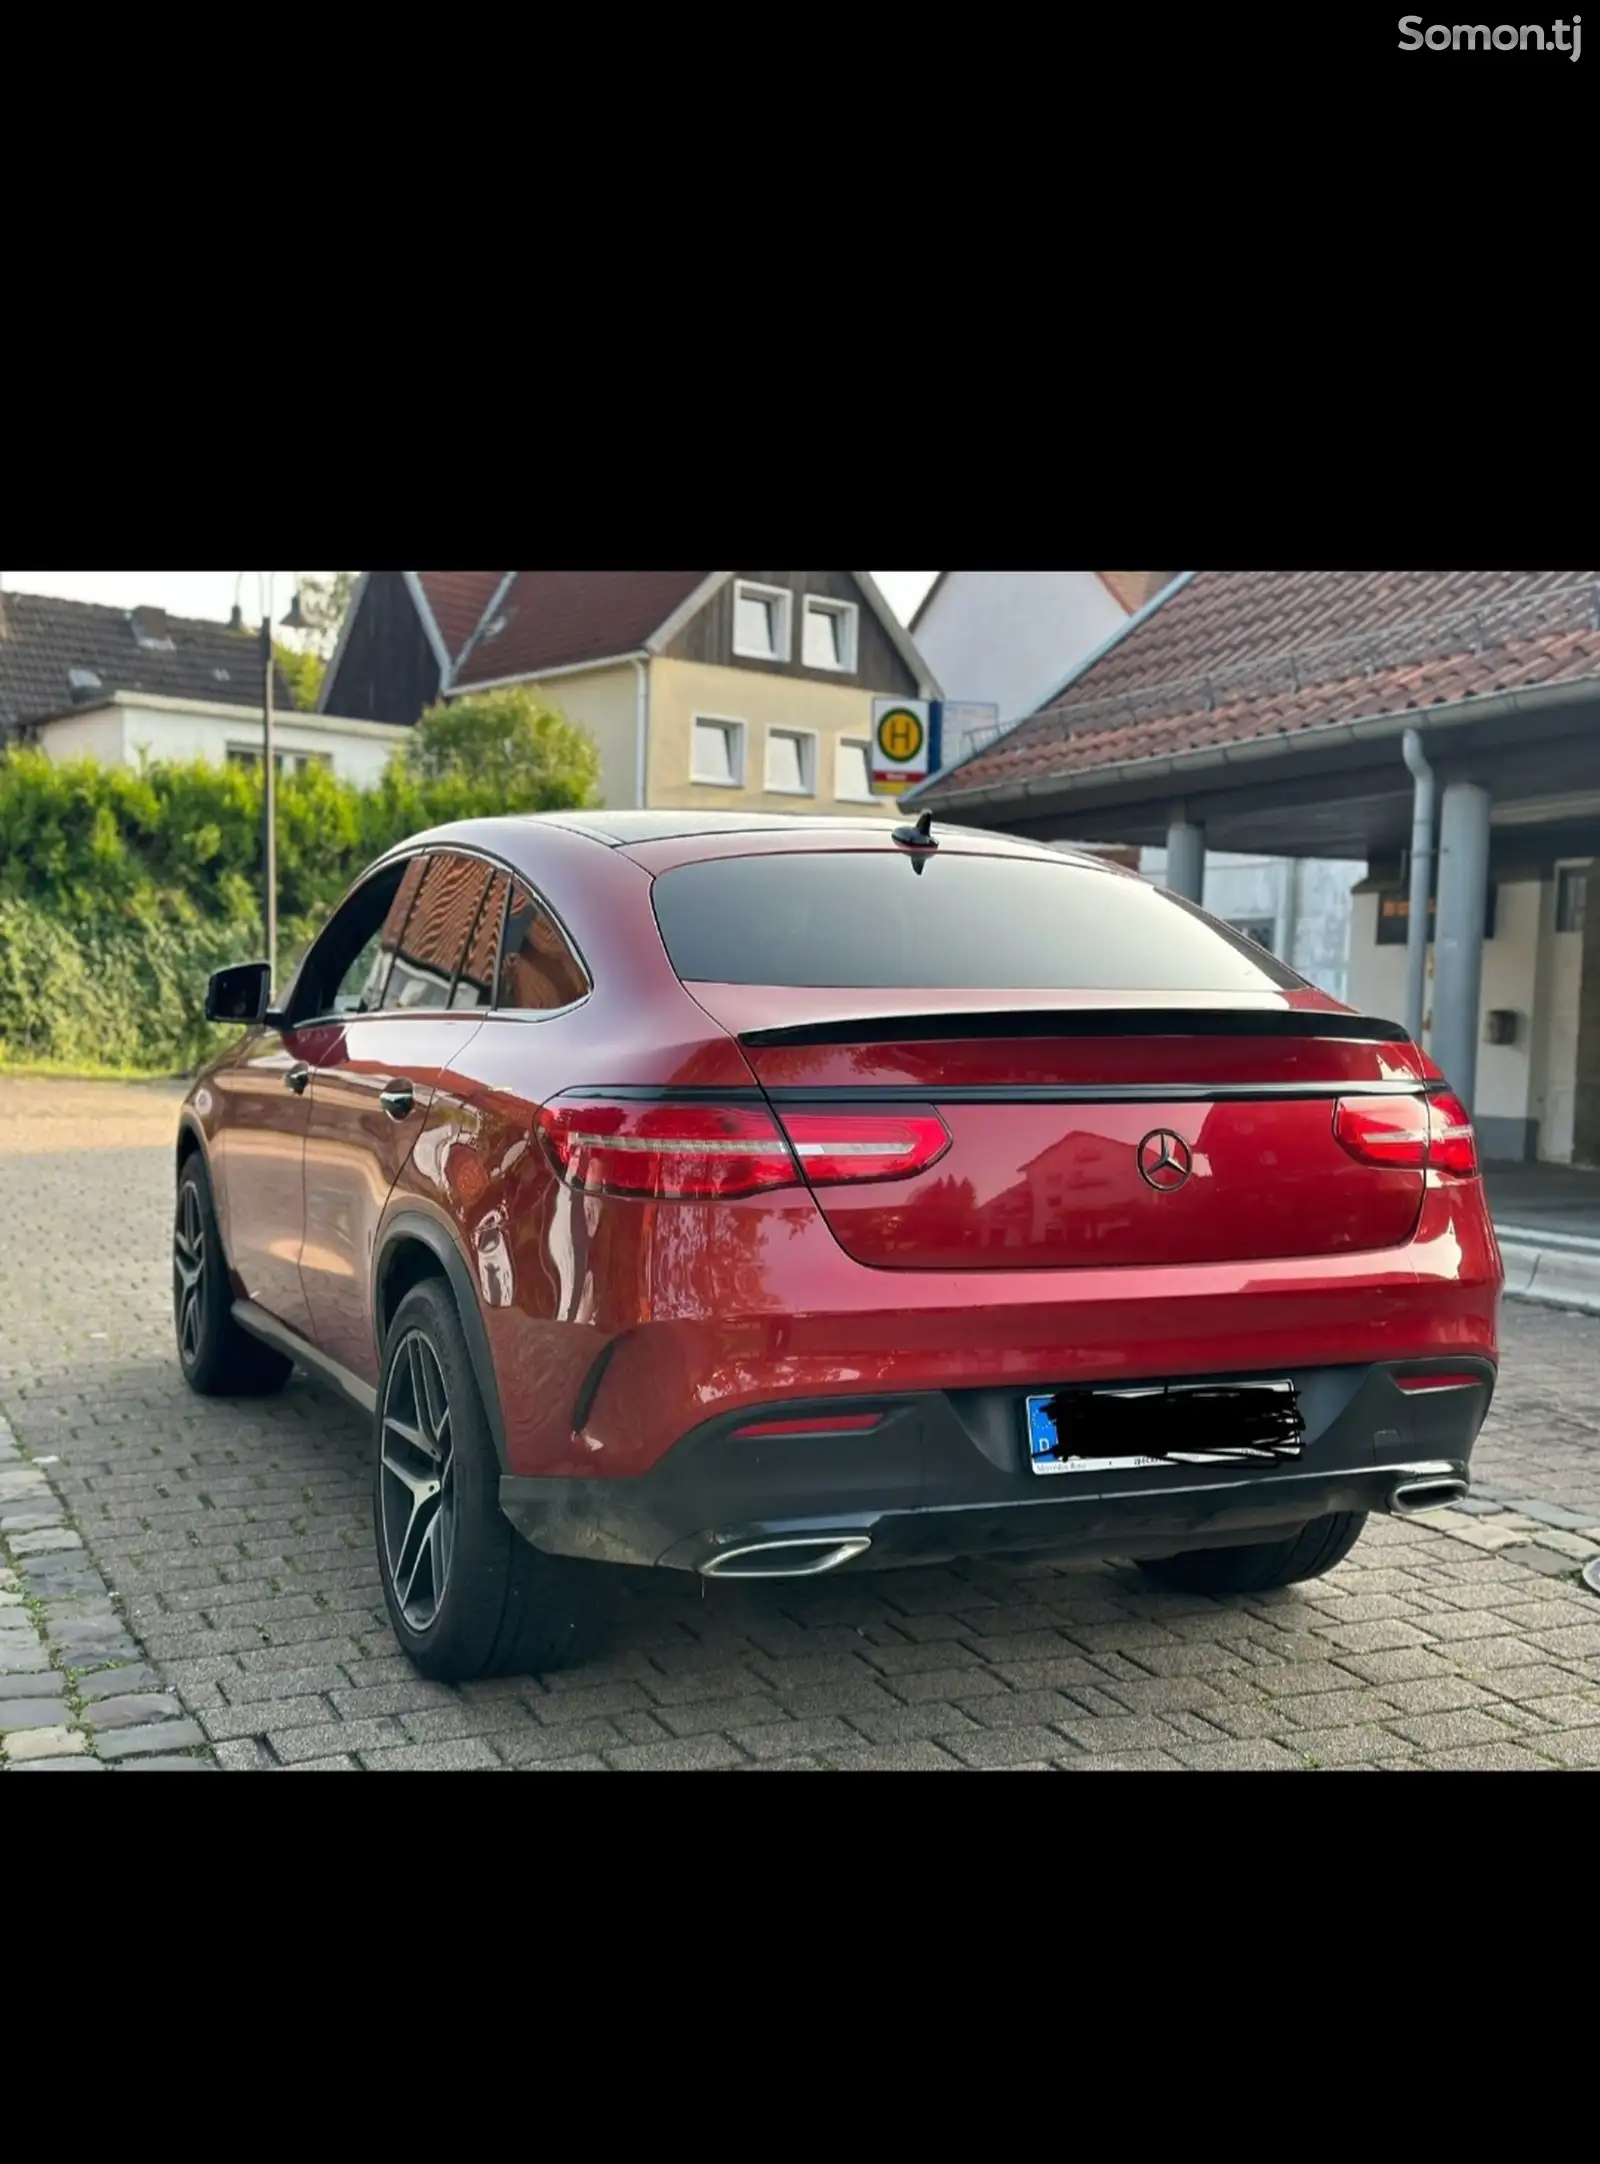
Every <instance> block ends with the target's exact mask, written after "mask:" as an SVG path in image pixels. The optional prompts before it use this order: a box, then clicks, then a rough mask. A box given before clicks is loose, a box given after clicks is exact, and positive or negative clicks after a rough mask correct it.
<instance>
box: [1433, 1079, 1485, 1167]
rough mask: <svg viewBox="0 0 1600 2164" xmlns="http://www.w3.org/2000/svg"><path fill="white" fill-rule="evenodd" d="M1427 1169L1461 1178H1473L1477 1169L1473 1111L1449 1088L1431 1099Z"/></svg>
mask: <svg viewBox="0 0 1600 2164" xmlns="http://www.w3.org/2000/svg"><path fill="white" fill-rule="evenodd" d="M1428 1169H1429V1171H1430V1172H1448V1173H1450V1174H1451V1175H1452V1176H1453V1177H1454V1178H1455V1179H1458V1180H1470V1179H1471V1178H1473V1176H1474V1175H1475V1174H1476V1172H1477V1170H1478V1145H1477V1141H1476V1139H1475V1138H1474V1136H1473V1132H1472V1115H1471V1114H1470V1113H1469V1112H1468V1110H1467V1108H1466V1106H1465V1105H1464V1104H1463V1103H1462V1102H1461V1099H1460V1098H1459V1097H1456V1096H1453V1095H1452V1094H1451V1093H1450V1091H1449V1090H1441V1091H1440V1092H1439V1094H1438V1096H1437V1097H1430V1098H1429V1099H1428Z"/></svg>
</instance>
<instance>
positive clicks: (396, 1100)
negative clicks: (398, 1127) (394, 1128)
mask: <svg viewBox="0 0 1600 2164" xmlns="http://www.w3.org/2000/svg"><path fill="white" fill-rule="evenodd" d="M378 1102H379V1104H380V1105H382V1107H383V1109H384V1111H385V1112H387V1113H388V1115H389V1117H390V1119H392V1120H403V1119H405V1118H406V1117H407V1116H408V1115H409V1113H410V1112H411V1111H412V1110H413V1107H414V1099H413V1097H412V1094H411V1084H410V1083H409V1082H391V1083H390V1084H389V1087H388V1088H387V1089H386V1090H384V1091H382V1092H381V1093H380V1095H379V1097H378Z"/></svg>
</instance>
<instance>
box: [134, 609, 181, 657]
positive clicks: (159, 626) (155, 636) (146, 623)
mask: <svg viewBox="0 0 1600 2164" xmlns="http://www.w3.org/2000/svg"><path fill="white" fill-rule="evenodd" d="M128 625H129V628H130V630H131V631H132V632H133V635H134V637H135V639H137V640H138V642H139V644H140V645H141V646H142V647H143V648H144V650H145V652H146V653H147V654H170V653H171V652H172V651H173V649H174V646H175V644H176V641H175V640H174V639H173V636H172V632H171V630H170V629H169V627H168V624H167V612H166V610H165V609H132V610H130V611H129V614H128Z"/></svg>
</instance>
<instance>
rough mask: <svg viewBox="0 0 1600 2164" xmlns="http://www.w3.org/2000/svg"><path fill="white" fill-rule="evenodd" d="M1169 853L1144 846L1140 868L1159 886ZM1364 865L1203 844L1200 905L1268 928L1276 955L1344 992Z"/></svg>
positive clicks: (1341, 994)
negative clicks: (1356, 889) (1353, 906)
mask: <svg viewBox="0 0 1600 2164" xmlns="http://www.w3.org/2000/svg"><path fill="white" fill-rule="evenodd" d="M1166 868H1167V852H1166V851H1165V850H1164V849H1144V850H1141V851H1140V853H1139V869H1140V871H1141V872H1142V873H1143V875H1144V876H1145V878H1146V879H1153V880H1155V881H1156V882H1157V884H1158V885H1160V884H1164V883H1165V880H1166ZM1365 872H1366V866H1365V865H1364V864H1354V863H1343V862H1340V861H1338V860H1335V859H1331V858H1320V857H1302V858H1294V857H1258V856H1233V855H1229V854H1228V853H1227V852H1226V851H1224V850H1207V852H1206V864H1205V895H1204V902H1205V907H1206V908H1207V909H1208V910H1209V911H1210V912H1211V914H1212V916H1214V917H1221V918H1223V919H1224V920H1225V921H1226V922H1227V923H1229V924H1252V925H1257V924H1258V925H1261V926H1262V927H1266V926H1268V925H1270V926H1271V927H1272V934H1271V937H1270V939H1269V942H1268V943H1269V944H1270V945H1271V947H1272V949H1273V951H1274V953H1282V955H1283V959H1284V960H1285V961H1286V962H1287V963H1288V964H1289V967H1290V968H1291V969H1297V970H1299V972H1300V974H1301V976H1302V977H1308V978H1309V979H1310V980H1311V982H1312V983H1313V984H1316V985H1320V986H1321V988H1322V990H1323V991H1325V992H1331V993H1332V995H1333V997H1334V998H1335V999H1343V998H1345V997H1346V996H1347V995H1346V991H1345V986H1346V982H1347V980H1348V972H1349V956H1350V889H1351V888H1352V887H1353V886H1354V885H1355V883H1356V881H1357V880H1358V879H1360V878H1362V877H1363V876H1364V874H1365Z"/></svg>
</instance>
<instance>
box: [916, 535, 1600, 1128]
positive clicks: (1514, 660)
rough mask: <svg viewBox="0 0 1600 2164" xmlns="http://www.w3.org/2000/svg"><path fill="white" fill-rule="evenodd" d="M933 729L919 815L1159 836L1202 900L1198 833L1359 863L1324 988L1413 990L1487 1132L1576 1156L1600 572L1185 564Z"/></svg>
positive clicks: (1203, 839) (1370, 1008)
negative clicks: (974, 725) (1049, 677)
mask: <svg viewBox="0 0 1600 2164" xmlns="http://www.w3.org/2000/svg"><path fill="white" fill-rule="evenodd" d="M945 750H946V753H947V757H948V764H947V765H946V766H945V767H944V769H943V771H941V772H940V773H939V774H938V775H936V776H934V777H933V779H932V780H931V781H929V782H928V783H926V784H924V785H923V787H922V788H921V789H920V790H918V791H915V792H913V793H912V794H911V796H910V797H909V798H908V801H909V802H911V803H913V804H915V805H917V806H919V807H920V808H922V809H924V810H928V811H931V812H933V813H934V815H935V817H936V818H937V819H940V820H951V821H956V822H965V823H969V824H973V825H979V826H986V827H1000V828H1004V829H1006V830H1007V831H1010V832H1015V833H1021V834H1028V835H1032V836H1034V837H1036V838H1039V839H1044V840H1050V839H1054V838H1057V837H1066V836H1069V835H1070V836H1072V837H1074V838H1082V839H1088V840H1091V841H1092V840H1095V839H1097V838H1098V839H1102V840H1106V841H1112V840H1114V841H1117V842H1121V843H1124V844H1137V845H1140V846H1141V847H1148V848H1165V849H1166V851H1167V859H1168V865H1169V871H1170V883H1171V884H1172V885H1173V886H1174V887H1176V888H1177V889H1178V890H1179V891H1181V892H1183V893H1186V894H1188V895H1190V896H1191V897H1192V898H1194V899H1196V900H1200V899H1205V900H1206V902H1207V905H1208V906H1209V900H1210V889H1209V885H1208V881H1207V872H1208V867H1209V863H1210V861H1211V855H1212V852H1216V851H1223V852H1232V853H1241V852H1244V853H1248V852H1259V853H1261V854H1263V855H1272V856H1282V857H1289V858H1295V859H1320V860H1342V861H1347V862H1351V863H1353V864H1355V866H1356V867H1357V870H1358V872H1362V873H1363V874H1364V875H1363V876H1360V877H1358V878H1357V880H1356V881H1355V891H1354V903H1353V908H1352V914H1351V931H1350V949H1349V966H1348V972H1347V981H1346V988H1345V997H1346V998H1347V999H1348V1000H1349V1001H1350V1003H1351V1004H1352V1005H1354V1006H1357V1007H1358V1008H1360V1009H1362V1010H1363V1011H1366V1012H1369V1013H1373V1014H1377V1015H1382V1016H1385V1017H1392V1018H1393V1019H1396V1020H1400V1021H1405V1022H1410V1021H1412V1019H1413V1017H1412V1015H1411V1014H1410V1013H1409V1012H1408V1011H1407V1010H1408V1008H1410V1007H1411V1006H1412V1004H1413V1002H1415V1004H1416V1006H1417V1010H1418V1011H1417V1015H1416V1019H1417V1020H1418V1021H1419V1022H1420V1024H1421V1026H1422V1028H1423V1031H1424V1033H1425V1038H1426V1041H1427V1042H1428V1043H1429V1046H1430V1049H1431V1050H1432V1052H1433V1055H1434V1057H1435V1059H1436V1060H1438V1062H1439V1063H1440V1065H1441V1066H1442V1067H1443V1068H1444V1070H1445V1073H1446V1075H1447V1076H1448V1078H1449V1080H1450V1081H1451V1083H1452V1085H1453V1086H1454V1087H1455V1088H1456V1089H1457V1090H1458V1091H1459V1092H1460V1093H1461V1094H1462V1095H1463V1096H1464V1097H1466V1099H1467V1101H1468V1102H1469V1104H1471V1106H1472V1108H1473V1110H1474V1114H1475V1117H1476V1119H1477V1123H1478V1127H1479V1132H1480V1137H1481V1140H1482V1143H1483V1146H1484V1149H1485V1151H1486V1153H1487V1154H1488V1155H1490V1156H1491V1157H1496V1158H1501V1159H1511V1160H1522V1159H1532V1158H1543V1159H1549V1160H1553V1161H1556V1162H1567V1161H1572V1160H1574V1159H1575V1160H1576V1161H1578V1162H1581V1163H1586V1164H1595V1163H1600V909H1597V910H1596V911H1595V912H1593V913H1591V912H1589V911H1588V909H1587V890H1588V884H1589V878H1590V871H1591V867H1592V865H1593V862H1594V859H1595V858H1596V856H1600V573H1596V572H1592V571H1342V572H1341V571H1196V572H1189V573H1185V574H1183V575H1182V576H1181V577H1180V578H1179V579H1177V580H1174V581H1173V582H1172V583H1171V585H1169V586H1168V587H1166V588H1165V589H1164V590H1163V591H1162V592H1161V593H1159V594H1158V595H1157V596H1156V597H1155V600H1154V602H1153V603H1151V604H1150V605H1148V606H1147V607H1146V608H1145V609H1144V610H1143V611H1142V612H1141V613H1140V614H1138V615H1136V616H1134V617H1131V618H1130V619H1129V620H1128V623H1127V625H1126V627H1125V628H1124V630H1123V631H1122V632H1121V633H1120V634H1119V635H1117V636H1115V637H1113V639H1112V640H1111V641H1110V642H1109V643H1108V644H1107V645H1106V646H1105V647H1103V648H1102V649H1100V650H1099V651H1098V652H1096V653H1095V654H1093V655H1091V656H1090V657H1088V658H1087V659H1086V660H1085V662H1084V663H1083V664H1082V666H1081V667H1079V668H1078V669H1076V670H1075V671H1074V672H1073V673H1072V674H1071V676H1070V678H1069V680H1068V681H1067V682H1065V683H1063V684H1062V685H1060V686H1059V687H1058V688H1057V689H1056V690H1055V691H1054V692H1053V693H1052V694H1051V695H1050V696H1049V697H1048V698H1046V699H1045V700H1043V701H1042V702H1041V703H1040V704H1039V706H1038V707H1037V708H1036V709H1035V710H1034V711H1033V712H1031V713H1029V714H1028V715H1026V716H1025V717H1022V718H1020V719H1016V720H1014V721H1013V722H1012V723H1011V725H1010V726H1005V725H1001V726H1000V727H998V728H996V729H994V730H991V731H984V732H979V733H976V734H974V735H972V736H970V737H969V738H968V739H966V740H965V741H963V742H961V743H956V744H949V745H946V747H945ZM1430 807H1431V809H1430ZM1414 836H1415V838H1416V846H1415V848H1414V847H1413V837H1414ZM1413 870H1415V871H1416V874H1417V880H1418V885H1417V888H1416V892H1417V896H1418V908H1417V911H1416V918H1417V932H1416V939H1415V960H1416V963H1417V965H1418V969H1419V972H1420V973H1419V974H1418V975H1417V976H1416V977H1415V978H1413V977H1412V974H1411V969H1410V966H1409V959H1408V942H1409V941H1410V939H1411V929H1412V912H1411V893H1412V873H1413ZM1413 987H1415V989H1413Z"/></svg>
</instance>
